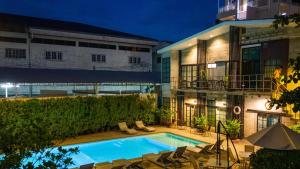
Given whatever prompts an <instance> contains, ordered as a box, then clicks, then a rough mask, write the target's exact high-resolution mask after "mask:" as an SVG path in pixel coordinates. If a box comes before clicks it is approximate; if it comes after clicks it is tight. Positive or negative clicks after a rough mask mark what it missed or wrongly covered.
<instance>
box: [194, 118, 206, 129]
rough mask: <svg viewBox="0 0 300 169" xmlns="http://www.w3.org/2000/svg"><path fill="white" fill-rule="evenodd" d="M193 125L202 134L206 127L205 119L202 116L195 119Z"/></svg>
mask: <svg viewBox="0 0 300 169" xmlns="http://www.w3.org/2000/svg"><path fill="white" fill-rule="evenodd" d="M195 125H196V127H197V128H198V130H200V131H201V132H204V130H205V129H206V126H207V118H206V117H205V116H203V115H201V116H200V117H196V118H195Z"/></svg>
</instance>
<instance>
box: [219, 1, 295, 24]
mask: <svg viewBox="0 0 300 169" xmlns="http://www.w3.org/2000/svg"><path fill="white" fill-rule="evenodd" d="M218 9H219V10H218V14H217V19H218V20H221V21H224V20H251V19H270V18H273V17H274V16H275V15H291V14H294V13H300V1H299V0H219V6H218Z"/></svg>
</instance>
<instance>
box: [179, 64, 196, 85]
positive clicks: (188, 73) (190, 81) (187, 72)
mask: <svg viewBox="0 0 300 169" xmlns="http://www.w3.org/2000/svg"><path fill="white" fill-rule="evenodd" d="M197 72H198V68H197V65H183V66H181V83H182V85H183V86H184V87H196V86H195V85H196V82H197Z"/></svg>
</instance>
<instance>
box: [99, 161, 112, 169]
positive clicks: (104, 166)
mask: <svg viewBox="0 0 300 169" xmlns="http://www.w3.org/2000/svg"><path fill="white" fill-rule="evenodd" d="M111 168H112V163H110V162H103V163H97V164H96V169H111Z"/></svg>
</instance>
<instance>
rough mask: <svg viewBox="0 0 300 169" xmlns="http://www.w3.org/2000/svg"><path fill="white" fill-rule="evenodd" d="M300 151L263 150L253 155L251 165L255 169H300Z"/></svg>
mask: <svg viewBox="0 0 300 169" xmlns="http://www.w3.org/2000/svg"><path fill="white" fill-rule="evenodd" d="M299 158H300V151H299V150H294V151H283V150H270V149H261V150H258V151H257V152H256V154H253V155H251V157H250V165H251V166H252V167H253V168H254V169H299V168H300V160H299Z"/></svg>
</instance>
